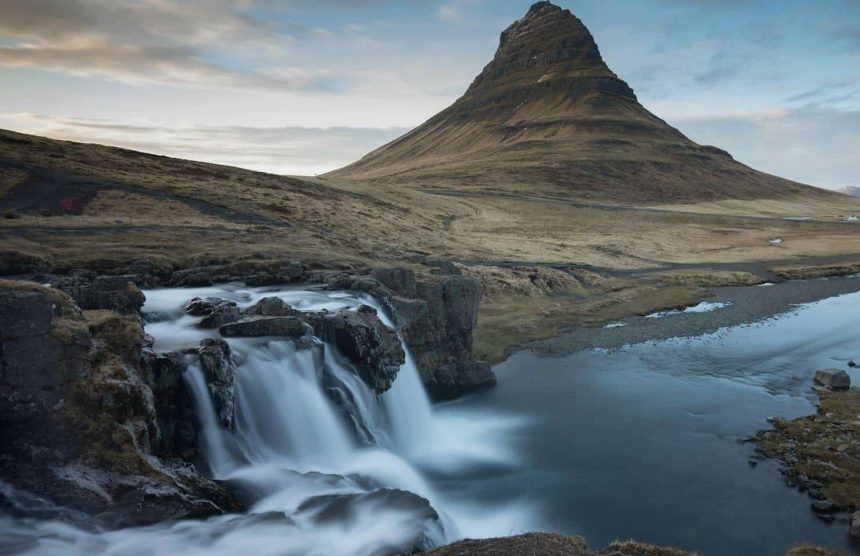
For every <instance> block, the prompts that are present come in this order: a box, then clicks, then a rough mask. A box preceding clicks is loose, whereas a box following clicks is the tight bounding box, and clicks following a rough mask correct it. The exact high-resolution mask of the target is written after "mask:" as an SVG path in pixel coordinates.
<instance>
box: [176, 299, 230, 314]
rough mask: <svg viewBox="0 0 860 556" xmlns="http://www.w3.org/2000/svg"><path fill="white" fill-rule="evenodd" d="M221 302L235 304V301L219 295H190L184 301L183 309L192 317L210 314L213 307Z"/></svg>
mask: <svg viewBox="0 0 860 556" xmlns="http://www.w3.org/2000/svg"><path fill="white" fill-rule="evenodd" d="M222 304H233V305H236V303H234V302H232V301H228V300H226V299H221V298H220V297H192V298H191V299H189V300H188V301H187V302H186V303H185V305H184V306H183V309H184V310H185V313H186V314H189V315H191V316H192V317H205V316H206V315H210V314H212V311H213V310H214V309H215V307H217V306H218V305H222Z"/></svg>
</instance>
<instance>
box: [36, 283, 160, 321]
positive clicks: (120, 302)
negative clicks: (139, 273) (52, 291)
mask: <svg viewBox="0 0 860 556" xmlns="http://www.w3.org/2000/svg"><path fill="white" fill-rule="evenodd" d="M52 285H53V286H54V287H56V288H57V289H60V290H62V291H64V292H65V293H67V294H69V295H70V296H71V297H72V299H74V300H75V302H76V303H77V304H78V306H79V307H80V308H81V309H86V310H100V309H107V310H111V311H116V312H118V313H123V314H131V313H137V312H139V311H140V308H141V307H142V306H143V303H144V301H146V297H145V296H144V295H143V292H142V291H140V288H138V287H137V286H136V285H134V284H133V283H132V282H130V281H129V280H128V278H127V277H125V276H97V277H96V278H95V279H93V280H92V281H90V280H89V279H88V278H87V277H85V276H82V275H77V276H69V277H64V278H59V279H57V280H55V281H54V282H53V283H52Z"/></svg>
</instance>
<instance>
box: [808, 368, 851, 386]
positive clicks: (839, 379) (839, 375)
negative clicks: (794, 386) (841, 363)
mask: <svg viewBox="0 0 860 556" xmlns="http://www.w3.org/2000/svg"><path fill="white" fill-rule="evenodd" d="M813 385H814V386H815V387H816V388H820V389H824V390H834V391H841V390H848V389H849V388H850V387H851V377H850V376H848V373H846V372H845V371H843V370H841V369H822V370H820V371H815V378H814V379H813Z"/></svg>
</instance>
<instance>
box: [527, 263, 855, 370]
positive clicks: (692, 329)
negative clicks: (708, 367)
mask: <svg viewBox="0 0 860 556" xmlns="http://www.w3.org/2000/svg"><path fill="white" fill-rule="evenodd" d="M857 291H860V277H851V276H848V277H834V278H818V279H813V280H796V281H788V282H782V283H778V284H773V285H768V286H764V285H762V286H741V287H727V288H715V289H713V290H711V291H710V292H709V296H708V297H707V298H705V299H703V301H704V302H707V303H714V304H725V305H724V306H722V307H721V308H717V309H714V310H711V311H705V312H691V311H689V310H688V311H685V312H682V313H678V314H671V315H667V316H664V317H660V318H653V317H648V316H640V317H632V318H627V319H624V320H621V321H618V322H617V323H612V324H610V325H609V327H605V328H572V329H570V330H566V331H565V332H563V333H562V334H560V335H559V336H556V337H555V338H551V339H549V340H542V341H539V342H535V343H534V344H530V345H528V346H526V347H527V349H531V350H533V351H535V352H536V353H538V354H540V355H544V356H550V357H554V356H564V355H567V354H570V353H573V352H576V351H580V350H583V349H592V348H604V349H617V348H620V347H623V346H625V345H628V344H638V343H641V342H650V341H656V340H666V339H669V338H678V337H685V336H700V335H702V334H708V333H710V332H715V331H717V330H719V329H720V328H725V327H729V326H737V325H741V324H748V323H752V322H756V321H760V320H763V319H766V318H770V317H773V316H776V315H779V314H781V313H785V312H788V311H791V310H792V309H793V308H794V306H795V305H798V304H802V303H810V302H813V301H818V300H821V299H826V298H828V297H834V296H838V295H843V294H847V293H854V292H857Z"/></svg>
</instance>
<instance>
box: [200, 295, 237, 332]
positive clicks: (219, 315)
mask: <svg viewBox="0 0 860 556" xmlns="http://www.w3.org/2000/svg"><path fill="white" fill-rule="evenodd" d="M240 318H242V312H241V311H240V310H239V308H238V307H237V306H236V304H235V303H234V302H232V301H225V302H223V303H220V304H218V305H215V306H214V307H212V311H211V312H210V313H209V314H208V315H206V316H205V317H203V318H202V319H200V323H199V324H198V326H199V327H200V328H220V327H221V326H224V325H225V324H229V323H231V322H235V321H237V320H239V319H240Z"/></svg>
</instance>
